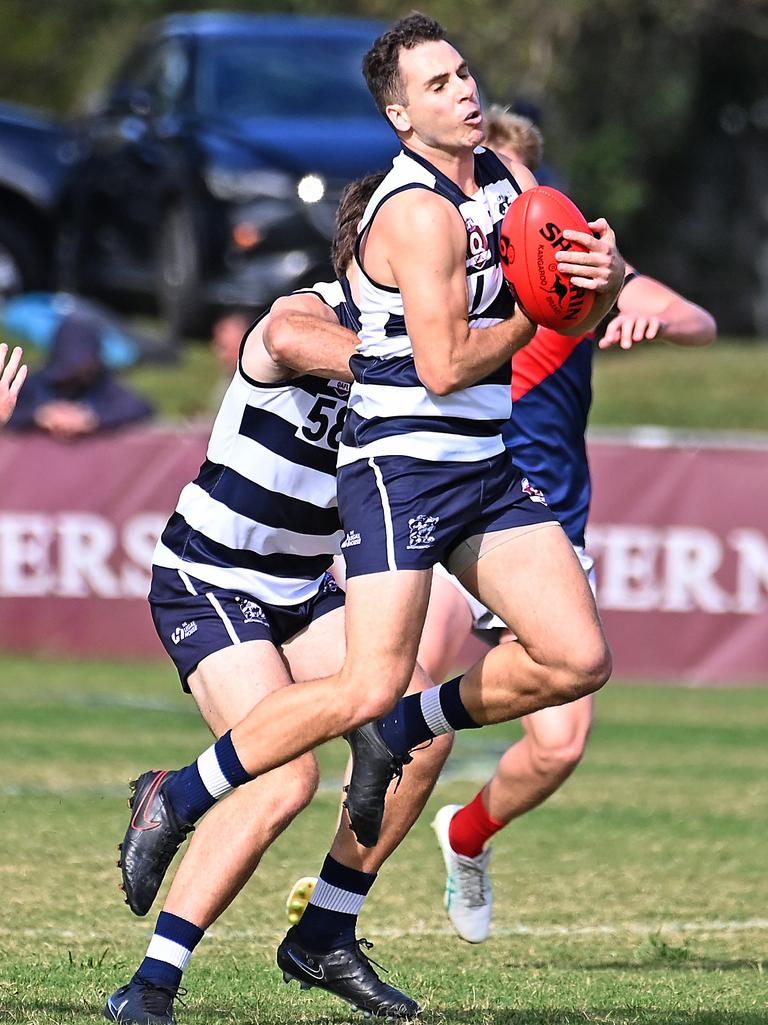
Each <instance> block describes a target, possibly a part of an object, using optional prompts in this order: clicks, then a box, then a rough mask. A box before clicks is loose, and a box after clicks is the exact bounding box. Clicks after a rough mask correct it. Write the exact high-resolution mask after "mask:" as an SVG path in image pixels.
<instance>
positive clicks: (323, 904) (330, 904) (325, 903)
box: [309, 879, 366, 915]
mask: <svg viewBox="0 0 768 1025" xmlns="http://www.w3.org/2000/svg"><path fill="white" fill-rule="evenodd" d="M365 898H366V894H364V893H352V891H351V890H340V889H339V887H338V886H331V884H330V883H326V881H325V880H324V879H318V881H317V886H316V887H315V889H314V891H313V892H312V896H311V897H310V899H309V903H310V904H315V905H316V906H317V907H319V908H325V910H326V911H343V912H344V914H347V915H359V914H360V909H361V908H362V906H363V904H364V903H365Z"/></svg>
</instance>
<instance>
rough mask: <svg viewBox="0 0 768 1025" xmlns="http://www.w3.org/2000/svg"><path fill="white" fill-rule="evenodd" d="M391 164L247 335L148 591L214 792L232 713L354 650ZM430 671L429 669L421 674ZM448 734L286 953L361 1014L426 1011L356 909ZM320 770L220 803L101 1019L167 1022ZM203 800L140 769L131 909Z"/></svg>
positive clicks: (333, 865) (357, 190)
mask: <svg viewBox="0 0 768 1025" xmlns="http://www.w3.org/2000/svg"><path fill="white" fill-rule="evenodd" d="M381 177H382V176H381V175H378V176H370V177H369V178H367V179H363V180H362V181H361V182H358V183H355V184H354V185H353V186H350V188H349V189H348V190H347V191H346V193H345V195H344V197H343V198H342V202H341V205H340V208H339V214H338V218H337V231H336V238H335V243H334V253H333V255H334V264H335V267H336V269H337V272H338V273H339V275H340V281H339V282H335V283H330V284H319V285H316V286H314V288H313V289H310V290H307V291H305V292H300V293H295V294H293V295H291V296H289V297H287V298H285V299H282V300H278V301H277V302H276V303H275V304H274V305H273V307H272V309H271V311H270V313H269V314H268V315H267V316H266V317H265V318H264V319H263V320H261V321H260V322H259V323H258V324H257V325H256V326H255V327H254V328H253V329H252V330H251V331H250V332H249V333H248V334H247V336H246V338H245V340H244V342H243V345H242V348H241V353H240V358H239V364H238V369H237V371H236V373H235V376H234V378H233V381H232V384H231V385H230V388H229V390H228V393H227V395H226V396H225V398H224V400H223V402H222V406H221V410H220V412H219V415H218V417H217V420H216V424H215V425H214V428H213V432H212V435H211V439H210V442H209V446H208V452H207V458H206V461H205V463H204V464H203V466H202V468H201V471H200V474H199V475H198V477H197V478H196V480H195V481H193V482H192V483H191V484H189V485H187V487H186V488H185V489H184V490H183V492H182V494H181V496H180V499H179V502H178V505H177V509H176V512H175V513H174V514H173V516H172V517H171V519H170V521H169V523H168V526H167V527H166V529H165V531H164V532H163V535H162V538H161V540H160V542H159V544H158V546H157V549H156V552H155V557H154V565H153V580H152V590H151V593H150V602H151V605H152V613H153V618H154V621H155V625H156V627H157V630H158V634H159V636H160V638H161V640H162V642H163V644H164V645H165V647H166V650H167V651H168V653H169V655H170V656H171V658H172V660H173V662H174V664H175V665H176V667H177V669H178V671H179V675H180V677H181V681H182V684H183V686H184V689H185V690H188V691H190V692H191V693H192V696H193V697H194V699H195V701H196V703H197V705H198V708H199V709H200V712H201V714H202V716H203V718H204V720H205V722H206V724H207V725H208V726H209V728H210V729H211V731H212V733H213V734H214V735H215V736H216V737H219V738H220V740H219V741H218V742H217V745H216V752H217V754H218V755H219V756H220V761H219V759H218V758H217V757H215V756H214V755H213V754H212V753H210V752H209V754H208V756H207V757H206V758H201V759H200V760H199V762H198V763H197V764H198V769H199V771H198V775H197V784H198V786H199V787H200V788H201V789H202V791H203V793H204V794H205V795H206V797H207V796H208V793H209V790H208V789H206V788H210V791H212V792H214V793H215V794H216V795H217V796H224V794H225V793H226V792H228V790H229V789H231V787H230V784H231V783H234V782H237V781H238V780H239V779H241V778H242V769H241V768H240V766H239V763H238V760H237V756H236V754H235V753H234V752H233V750H232V747H231V741H230V740H229V733H228V730H229V729H231V727H232V726H234V725H235V723H237V722H238V721H239V720H240V719H242V718H243V717H244V716H245V715H246V714H247V713H248V712H249V710H250V709H251V708H252V707H253V706H254V705H255V704H256V703H257V702H258V701H259V700H260V699H261V698H262V697H263V696H264V695H265V694H269V693H274V692H276V691H279V690H280V689H285V688H287V687H288V685H289V684H291V682H292V680H291V676H293V677H298V678H301V677H306V676H309V675H313V674H314V673H316V672H318V671H320V672H328V673H330V672H334V671H336V670H337V669H338V667H339V666H340V665H341V663H342V661H343V658H344V620H343V608H342V604H343V595H342V593H341V591H340V590H339V589H338V587H337V586H336V584H335V583H334V582H333V580H332V579H331V577H330V576H329V575H328V573H327V570H328V568H329V566H330V564H331V560H332V558H333V556H334V554H335V553H336V552H337V551H338V541H339V537H340V535H341V531H340V527H339V522H338V515H337V511H336V499H335V463H336V447H337V446H338V435H339V432H340V423H341V420H342V419H343V413H344V411H345V409H346V401H347V392H348V384H347V383H346V382H348V381H349V379H350V378H351V375H350V373H349V368H348V360H349V357H350V356H351V354H352V353H353V352H354V349H355V346H356V343H357V339H356V336H355V334H354V333H353V331H354V329H355V328H356V327H357V326H358V324H357V310H356V306H355V303H354V300H353V298H352V289H353V288H354V287H355V272H354V269H351V270H350V273H349V278H348V279H347V278H345V276H344V271H345V269H347V267H348V265H349V263H350V260H351V256H352V246H353V243H354V235H355V230H356V226H357V224H358V222H359V220H360V217H361V215H362V211H363V209H364V207H365V204H366V202H367V199H368V197H369V196H370V194H371V192H372V191H373V189H374V188H375V186H376V184H377V183H378V182H379V181H380V180H381ZM289 671H290V674H291V675H289ZM427 683H428V681H426V679H424V678H420V679H417V680H415V682H414V686H415V687H416V688H417V689H418V687H423V686H425V685H426V684H427ZM447 750H448V745H445V744H444V745H442V748H441V746H440V745H438V746H434V745H433V748H432V749H427V750H425V751H423V752H420V753H419V755H418V756H417V757H416V759H415V760H414V765H413V766H412V768H413V769H415V770H416V771H413V772H409V776H408V779H407V780H404V782H403V786H402V787H401V789H400V791H399V793H398V795H397V798H396V799H395V800H394V801H393V802H392V803H391V805H390V806H389V807H388V814H387V821H386V822H385V827H384V830H383V833H382V842H381V844H379V846H378V848H377V849H376V850H373V851H369V850H367V849H366V848H363V847H360V846H359V845H358V844H357V843H356V842H355V840H354V836H353V834H352V833H351V831H350V830H349V828H348V826H347V824H346V823H342V825H341V826H340V827H339V830H338V834H337V837H336V839H335V841H334V845H333V848H332V852H331V855H329V858H328V859H327V863H326V869H325V871H326V875H327V874H328V873H331V876H332V878H333V879H334V881H335V884H336V885H334V886H333V887H329V889H328V891H327V892H326V894H325V899H324V906H323V908H322V910H321V911H319V912H317V913H316V914H315V925H314V928H313V941H314V942H313V946H312V952H311V953H308V952H306V951H305V950H304V949H303V948H301V953H297V951H298V950H299V949H300V948H299V947H296V946H295V945H294V947H293V948H292V949H291V951H290V952H288V953H287V954H286V958H287V963H286V966H285V967H284V971H285V974H286V976H287V977H299V973H300V972H301V971H303V970H308V971H309V974H310V977H311V980H312V985H319V986H322V988H324V989H327V990H329V991H330V992H332V993H335V994H336V995H338V996H341V997H342V998H344V999H345V1000H347V1001H349V1002H352V1003H354V1004H355V1005H356V1006H358V1007H360V1008H361V1009H362V1010H364V1011H366V1012H368V1013H373V1014H377V1015H385V1016H388V1017H394V1018H397V1017H410V1016H411V1015H413V1014H414V1013H415V1012H416V1011H417V1010H418V1005H417V1004H416V1003H415V1002H414V1001H413V1000H411V999H410V998H409V997H407V996H406V995H405V994H403V993H401V992H400V991H399V990H397V989H395V987H393V986H390V985H387V984H385V983H384V982H382V981H381V980H380V979H379V978H378V976H377V974H376V972H375V971H374V969H373V968H372V966H371V964H370V962H369V960H368V958H367V957H366V955H365V952H364V946H365V943H366V941H364V940H361V941H358V940H357V939H356V937H355V920H356V912H357V911H359V909H360V907H361V906H362V903H363V901H364V900H365V895H366V893H367V892H368V891H369V890H370V888H371V885H372V884H373V881H374V879H375V877H376V875H375V874H376V872H377V871H378V868H379V867H380V865H381V864H382V863H383V861H384V860H385V858H386V857H387V855H388V854H389V853H390V852H391V851H392V850H393V849H394V847H396V846H397V844H398V843H399V841H400V840H401V839H402V837H403V836H404V835H405V833H406V832H407V830H408V828H409V827H410V825H411V823H412V822H413V821H414V820H415V818H416V817H417V816H418V814H419V812H420V811H421V809H422V808H423V806H424V803H425V801H426V799H427V797H428V795H429V793H430V791H431V787H432V783H433V780H434V778H435V777H436V775H437V774H438V772H439V769H440V766H441V765H442V762H443V760H444V758H445V756H446V754H447ZM238 774H239V775H238ZM174 784H175V785H176V786H175V787H174ZM316 785H317V766H316V764H315V760H314V757H313V756H312V755H311V754H304V755H301V756H300V757H298V758H296V759H294V760H293V761H292V762H290V763H289V764H287V765H285V766H283V767H280V768H278V769H275V771H273V772H270V773H268V774H266V775H264V776H263V777H261V778H259V779H258V780H256V781H254V782H253V783H250V784H249V785H248V786H244V787H242V788H241V789H238V790H237V791H236V792H235V793H233V794H232V795H231V797H230V798H229V800H226V801H223V802H221V803H219V804H217V805H216V806H215V808H213V809H212V811H211V814H210V815H208V816H206V818H205V819H204V821H203V822H202V823H201V824H200V826H199V828H198V830H197V831H196V833H195V835H194V837H193V839H192V842H191V844H190V846H189V848H188V850H187V851H186V853H185V856H184V858H183V860H182V861H181V863H180V865H179V868H178V871H177V873H176V875H175V878H174V880H173V884H172V886H171V889H170V891H169V893H168V896H167V899H166V901H165V904H164V907H163V911H162V912H161V914H160V916H159V918H158V921H157V925H156V928H155V933H154V935H153V937H152V939H151V942H150V944H149V948H148V950H147V954H146V957H145V958H144V960H143V962H142V963H141V965H140V966H139V968H138V970H137V972H136V973H135V975H134V976H133V978H132V980H131V981H130V982H129V983H128V984H127V985H126V986H122V987H120V989H118V990H117V992H116V993H114V994H113V995H112V996H111V997H110V999H109V1001H108V1003H107V1006H106V1009H105V1015H106V1017H107V1018H109V1019H110V1020H114V1021H120V1022H133V1023H138V1025H144V1023H149V1022H156V1023H160V1022H166V1023H171V1022H172V1021H173V1002H174V997H175V994H176V992H177V990H178V986H179V983H180V980H181V977H182V973H183V971H184V969H185V968H186V966H187V964H188V963H189V960H190V957H191V954H192V951H193V950H194V948H195V946H196V945H197V944H198V943H199V941H200V940H201V939H202V936H203V934H204V932H205V930H206V929H207V928H208V927H209V926H210V925H211V924H212V923H213V922H214V921H215V920H216V919H217V918H218V917H219V915H220V914H221V913H222V912H223V911H224V910H225V909H226V908H227V907H228V905H229V904H230V903H231V901H232V900H233V899H234V898H235V896H236V895H237V894H238V892H239V891H240V889H241V888H242V886H243V885H244V884H245V882H246V881H247V880H248V878H249V877H250V876H251V875H252V873H253V872H254V870H255V869H256V867H257V865H258V863H259V861H260V859H261V856H262V854H263V853H264V851H265V850H266V848H267V847H268V846H269V845H270V844H271V843H272V841H273V840H274V839H275V838H276V837H277V836H278V835H279V834H280V833H281V832H282V831H283V829H285V827H286V826H287V825H288V824H289V823H290V822H291V821H292V819H293V818H295V816H296V815H297V814H298V813H299V812H300V811H301V810H302V809H303V808H304V807H305V806H306V805H307V804H308V803H309V801H310V800H311V798H312V796H313V794H314V792H315V789H316ZM194 802H195V788H194V786H193V787H190V786H188V784H187V782H186V781H185V779H184V778H183V777H180V776H179V775H178V774H174V773H172V772H164V771H152V772H148V773H145V774H144V775H143V776H142V777H141V778H140V779H139V780H138V781H137V786H136V793H135V798H134V802H133V808H132V817H131V824H130V826H129V829H128V832H127V834H126V838H125V840H124V842H123V845H122V854H121V861H122V868H123V880H124V888H125V891H126V895H127V898H128V902H129V903H130V906H131V908H132V910H133V911H134V912H135V913H137V914H139V915H143V914H146V913H147V911H148V910H149V908H150V906H151V904H152V902H153V900H154V898H155V895H156V893H157V890H158V888H159V885H160V882H161V880H162V878H163V874H164V872H165V869H166V868H167V866H168V864H169V863H170V860H171V859H172V857H173V855H174V854H175V852H176V850H177V849H178V847H179V846H180V844H181V843H182V842H183V840H184V838H185V836H186V835H187V833H188V832H190V830H191V821H190V820H191V819H192V818H193V817H194V816H193V815H192V814H188V813H187V809H188V808H190V807H194ZM174 809H175V810H174ZM148 838H149V839H150V841H151V844H154V847H153V850H154V851H155V853H157V851H158V849H159V850H161V851H162V868H161V870H159V869H158V865H157V863H156V862H154V863H153V862H151V859H148V858H147V850H146V843H145V841H146V840H147V839H148ZM322 896H323V895H322V888H319V891H318V899H322ZM311 920H312V915H309V916H308V921H309V922H311ZM361 944H362V945H363V949H361ZM296 958H298V962H296ZM318 965H319V966H320V967H319V968H318ZM318 971H319V972H320V974H319V975H318Z"/></svg>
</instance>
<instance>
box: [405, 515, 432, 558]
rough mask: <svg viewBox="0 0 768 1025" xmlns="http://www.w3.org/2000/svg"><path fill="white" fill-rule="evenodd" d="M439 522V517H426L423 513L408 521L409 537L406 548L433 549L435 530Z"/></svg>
mask: <svg viewBox="0 0 768 1025" xmlns="http://www.w3.org/2000/svg"><path fill="white" fill-rule="evenodd" d="M439 522H440V517H439V516H425V515H424V514H423V513H419V515H418V516H413V517H412V518H411V519H410V520H408V533H409V536H408V544H407V545H406V548H407V549H409V550H413V549H424V548H429V547H431V546H432V545H433V544H434V543H435V535H434V530H435V527H436V526H437V524H438V523H439Z"/></svg>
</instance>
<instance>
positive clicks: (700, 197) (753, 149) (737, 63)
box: [0, 0, 768, 321]
mask: <svg viewBox="0 0 768 1025" xmlns="http://www.w3.org/2000/svg"><path fill="white" fill-rule="evenodd" d="M210 6H211V4H209V3H203V2H197V0H193V2H187V3H178V4H176V3H172V2H171V0H4V3H3V4H2V5H0V34H2V38H3V41H4V47H3V49H4V58H3V62H2V64H0V95H2V96H3V97H5V98H7V99H10V100H16V101H21V102H26V103H31V104H33V105H36V106H41V107H44V108H48V109H54V110H57V111H59V112H64V111H66V110H68V109H71V108H72V107H73V105H76V104H78V103H82V102H83V100H84V98H85V97H86V96H87V94H88V93H89V92H91V91H93V89H95V88H96V87H97V85H98V84H99V81H100V80H101V79H103V78H104V77H105V76H106V75H107V74H108V73H109V70H110V69H111V68H112V67H114V64H115V63H116V61H117V59H118V57H119V54H120V52H121V51H122V50H124V49H125V47H126V46H127V44H128V42H129V39H130V37H131V36H132V35H133V34H135V33H136V32H137V31H138V30H139V28H140V27H141V25H143V24H145V23H147V22H149V21H151V20H152V19H154V18H157V17H159V16H161V15H164V14H167V13H170V12H171V11H174V10H202V9H206V8H208V7H210ZM226 6H227V7H228V8H230V9H233V10H234V9H240V10H248V11H253V12H260V13H267V12H274V11H275V9H276V8H275V4H273V3H265V2H262V0H229V2H228V3H227V4H226ZM410 9H411V4H410V3H408V2H401V0H395V2H394V3H393V2H392V0H283V2H282V3H281V4H280V10H281V12H295V13H306V14H315V15H329V14H338V15H355V16H361V17H373V18H379V19H381V20H382V21H386V22H389V21H391V20H393V19H394V18H395V17H397V16H399V15H401V14H404V13H407V12H408V11H409V10H410ZM421 9H422V10H423V11H424V12H425V13H428V14H432V15H433V16H434V17H436V18H438V19H439V20H440V21H441V22H442V23H443V24H444V25H445V26H446V27H447V29H448V30H449V34H450V35H451V37H452V38H453V39H454V40H455V41H456V42H457V43H458V44H459V45H460V46H461V48H462V49H463V50H464V51H465V52H466V53H467V54H468V56H469V57H470V60H471V61H472V65H473V68H475V69H476V70H477V72H478V75H479V78H480V79H481V81H482V82H483V84H484V89H485V92H486V94H487V95H488V96H489V98H492V99H495V100H500V101H501V102H511V101H513V100H514V99H515V98H518V97H525V98H526V99H528V100H529V101H532V102H534V103H535V104H536V105H537V106H538V107H539V108H540V109H541V111H542V115H543V129H544V133H545V137H546V140H547V158H548V160H549V162H550V163H551V164H553V165H554V166H555V167H556V168H557V169H558V170H559V171H560V173H561V174H562V176H563V177H564V179H565V180H566V181H567V182H568V187H569V190H570V191H571V193H572V194H573V196H574V198H575V199H576V200H577V201H578V202H579V203H580V204H581V205H582V206H583V207H584V209H585V211H586V212H587V213H588V214H590V215H597V214H604V215H605V216H607V217H608V218H609V219H610V220H611V222H612V223H613V224H614V225H615V227H616V228H617V230H618V231H620V232H622V233H626V232H629V237H630V238H631V239H632V243H633V245H634V246H636V247H637V249H638V250H639V252H640V253H641V254H642V255H643V257H644V258H647V257H648V255H649V254H652V250H653V247H654V246H658V244H659V240H660V241H661V244H662V245H663V246H671V247H673V248H674V246H675V245H678V240H677V239H676V237H675V231H677V235H678V236H679V235H680V233H681V232H682V231H683V230H685V232H690V233H692V234H693V235H694V236H696V233H697V230H700V228H701V223H700V215H701V214H702V213H704V214H705V217H704V221H705V222H707V223H709V221H711V218H709V219H708V218H707V217H706V212H707V204H708V203H709V204H710V205H712V204H713V205H714V206H715V208H716V209H717V211H718V213H719V214H720V216H721V217H725V218H727V219H728V220H729V221H733V220H739V218H741V219H742V220H746V221H747V222H748V224H747V228H746V229H742V234H741V239H740V242H739V244H740V245H742V248H747V247H746V243H745V242H744V239H743V233H744V230H746V231H747V234H748V235H750V237H751V238H755V239H758V241H756V243H755V244H756V245H758V247H759V245H760V243H759V232H758V229H760V228H761V226H762V233H765V228H766V225H765V223H764V220H765V218H766V216H767V215H766V211H765V206H766V204H765V186H764V185H763V184H762V179H763V177H764V171H763V173H762V174H757V173H756V172H755V170H754V163H755V161H756V160H759V161H764V160H765V157H766V140H767V139H768V70H767V69H768V5H767V4H766V2H765V0H729V2H728V3H727V4H724V3H722V0H545V2H544V3H542V2H541V0H507V2H506V3H499V2H497V0H494V2H491V0H470V2H467V0H424V2H423V3H422V4H421ZM728 154H730V160H729V159H728ZM762 166H763V168H764V167H765V166H766V165H765V163H764V162H763V164H762ZM722 174H725V175H726V187H725V190H724V194H720V193H718V177H719V176H720V175H722ZM681 183H683V184H681ZM688 203H690V204H692V205H693V207H694V208H695V210H696V211H697V213H696V214H694V213H692V212H691V211H689V210H686V209H684V208H685V206H686V204H688ZM745 203H746V204H749V205H750V206H756V207H757V208H756V209H753V210H752V211H751V212H750V213H748V214H746V215H744V213H743V211H742V210H741V207H743V205H744V204H745ZM681 207H683V209H681ZM651 211H654V213H655V214H657V215H663V217H664V218H665V221H669V222H674V223H675V224H677V229H675V230H673V228H672V227H671V226H670V224H669V223H665V226H664V230H663V231H662V232H661V233H660V234H657V235H656V236H653V234H652V232H650V230H649V224H650V223H652V221H653V215H652V214H651ZM749 224H751V225H752V227H751V230H750V228H749ZM720 241H722V242H725V244H729V243H730V244H732V242H733V240H732V239H729V238H728V236H727V233H726V234H725V235H724V236H723V237H722V238H721V239H720ZM693 249H694V252H695V253H698V254H699V255H697V256H696V257H695V258H696V259H697V260H699V259H700V260H703V261H704V262H705V263H706V260H707V259H713V255H712V247H710V250H709V252H707V251H706V246H705V247H703V248H702V247H701V245H699V242H698V241H697V242H696V243H695V244H694V247H693ZM761 252H762V250H761ZM761 260H762V263H763V264H764V265H765V270H764V272H761V271H760V263H761ZM651 262H652V263H653V262H654V261H653V257H652V258H651ZM752 263H753V266H752V267H751V269H750V271H749V273H750V274H751V275H752V279H753V280H752V285H753V288H757V289H758V290H759V289H762V290H763V291H764V292H765V293H767V294H768V250H766V256H765V258H764V259H763V258H762V257H760V258H759V259H757V260H753V261H752ZM660 265H661V266H663V267H664V268H665V269H666V270H667V271H669V269H670V267H671V271H672V274H673V277H675V275H676V273H677V271H676V269H675V265H674V260H672V262H671V263H670V261H669V260H667V262H666V263H665V262H664V260H663V259H662V260H660ZM678 270H679V268H678ZM761 273H764V276H765V279H766V280H765V281H764V282H761V281H760V276H761ZM689 276H690V275H689ZM678 277H679V275H678ZM677 283H678V284H679V285H682V284H684V283H685V282H681V281H679V280H678V281H677ZM766 321H768V304H767V310H766Z"/></svg>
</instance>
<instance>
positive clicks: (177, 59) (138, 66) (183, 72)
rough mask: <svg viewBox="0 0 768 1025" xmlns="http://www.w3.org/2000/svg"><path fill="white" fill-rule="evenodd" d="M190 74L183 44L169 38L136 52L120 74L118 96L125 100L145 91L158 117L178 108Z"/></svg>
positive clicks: (154, 113)
mask: <svg viewBox="0 0 768 1025" xmlns="http://www.w3.org/2000/svg"><path fill="white" fill-rule="evenodd" d="M188 77H189V59H188V57H187V53H186V49H185V47H184V45H183V43H182V42H181V41H180V40H178V39H167V40H164V41H162V42H159V43H154V44H152V45H150V46H147V47H144V48H143V49H141V50H139V51H138V52H137V53H135V54H134V55H133V56H132V57H131V58H130V59H129V61H128V63H127V64H126V65H125V67H124V69H123V71H122V72H121V75H120V84H119V86H118V88H117V89H116V90H115V92H116V95H118V96H120V97H123V98H125V99H130V97H131V96H132V95H134V94H136V93H137V92H139V91H143V92H145V93H146V94H147V95H148V97H149V99H150V101H151V104H152V113H153V115H157V116H159V117H163V116H165V115H167V114H171V113H173V112H174V111H175V109H176V108H177V106H178V103H179V101H180V99H181V97H182V95H183V93H184V88H185V86H186V84H187V79H188Z"/></svg>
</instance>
